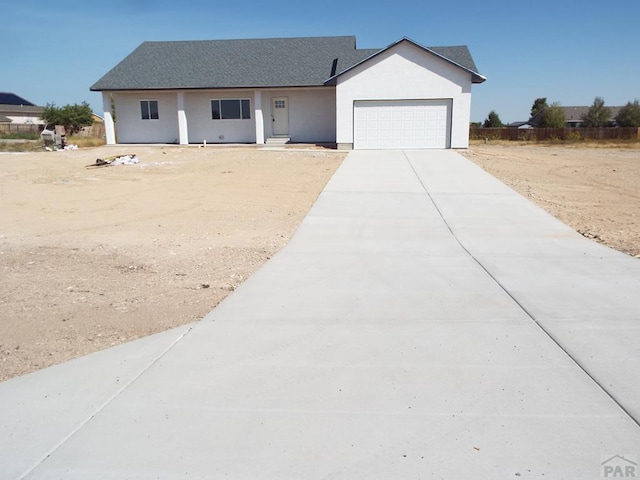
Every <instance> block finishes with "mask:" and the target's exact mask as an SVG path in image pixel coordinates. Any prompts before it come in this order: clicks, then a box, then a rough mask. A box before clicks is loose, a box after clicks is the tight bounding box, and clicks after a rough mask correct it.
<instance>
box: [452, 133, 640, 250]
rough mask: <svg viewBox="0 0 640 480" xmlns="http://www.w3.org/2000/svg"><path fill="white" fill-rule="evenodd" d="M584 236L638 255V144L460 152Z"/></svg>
mask: <svg viewBox="0 0 640 480" xmlns="http://www.w3.org/2000/svg"><path fill="white" fill-rule="evenodd" d="M463 154H464V155H465V156H466V157H468V158H469V159H470V160H472V161H473V162H475V163H476V164H478V165H480V166H481V167H482V168H484V169H485V170H486V171H487V172H489V173H491V174H492V175H493V176H495V177H496V178H498V179H500V180H501V181H503V182H504V183H506V184H507V185H509V186H511V187H512V188H513V189H514V190H516V191H518V192H519V193H520V194H522V195H524V196H525V197H528V198H530V199H531V200H532V201H534V202H535V203H537V204H538V205H539V206H541V207H542V208H544V209H545V210H546V211H547V212H549V213H550V214H551V215H553V216H555V217H556V218H558V219H560V220H562V221H563V222H564V223H566V224H567V225H570V226H571V227H572V228H574V229H575V230H577V231H578V232H580V233H582V234H583V235H584V236H586V237H588V238H592V239H594V240H597V241H598V242H601V243H604V244H605V245H608V246H610V247H612V248H615V249H616V250H620V251H622V252H625V253H628V254H629V255H633V256H636V257H637V256H640V145H638V144H628V145H621V146H601V145H593V146H589V147H586V146H554V145H518V144H495V145H493V144H479V145H471V147H470V148H469V150H468V152H464V153H463Z"/></svg>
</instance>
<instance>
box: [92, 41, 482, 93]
mask: <svg viewBox="0 0 640 480" xmlns="http://www.w3.org/2000/svg"><path fill="white" fill-rule="evenodd" d="M402 41H410V40H408V39H402V40H400V41H399V42H402ZM399 42H396V43H394V44H393V45H396V44H397V43H399ZM412 43H414V44H415V45H417V44H416V43H415V42H412ZM393 45H391V46H389V47H387V48H384V49H382V50H379V49H356V39H355V37H354V36H343V37H301V38H265V39H246V40H206V41H180V42H144V43H142V44H141V45H140V46H139V47H138V48H136V49H135V50H134V51H133V52H132V53H131V54H130V55H129V56H127V57H126V58H125V59H124V60H122V61H121V62H120V63H119V64H117V65H116V66H115V67H114V68H113V69H111V70H110V71H109V72H108V73H107V74H106V75H104V76H103V77H102V78H101V79H100V80H98V81H97V82H96V83H95V84H94V85H93V86H92V87H91V90H94V91H103V90H170V89H214V88H266V87H305V86H323V85H331V84H332V83H331V81H332V80H333V79H335V78H336V77H337V76H338V75H340V74H342V73H344V72H346V71H348V70H350V69H351V68H353V67H354V66H356V65H359V64H361V63H363V62H365V61H367V60H368V59H370V58H372V57H373V56H375V55H377V54H379V53H381V52H383V51H385V50H388V49H389V48H391V47H392V46H393ZM418 46H419V45H418ZM419 47H420V46H419ZM420 48H423V49H425V48H424V47H420ZM425 50H426V51H428V52H430V53H432V54H434V55H437V56H439V57H441V58H443V59H445V60H446V61H448V62H451V63H453V64H454V65H456V66H458V67H460V68H463V69H465V70H468V71H470V72H471V73H472V75H475V77H474V78H478V79H482V80H481V81H484V77H482V76H481V75H480V74H478V73H477V72H476V71H475V69H476V68H475V64H474V63H473V59H472V58H471V55H470V54H469V50H468V49H467V47H433V48H431V49H425ZM327 79H329V80H327Z"/></svg>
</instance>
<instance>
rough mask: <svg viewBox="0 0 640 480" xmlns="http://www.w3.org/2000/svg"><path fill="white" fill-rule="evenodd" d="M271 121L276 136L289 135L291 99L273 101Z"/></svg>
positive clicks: (274, 98) (274, 99)
mask: <svg viewBox="0 0 640 480" xmlns="http://www.w3.org/2000/svg"><path fill="white" fill-rule="evenodd" d="M271 120H272V122H271V123H272V124H273V134H274V135H283V136H286V135H289V98H288V97H273V98H272V99H271Z"/></svg>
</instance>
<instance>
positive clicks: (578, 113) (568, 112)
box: [560, 106, 622, 128]
mask: <svg viewBox="0 0 640 480" xmlns="http://www.w3.org/2000/svg"><path fill="white" fill-rule="evenodd" d="M560 108H562V113H564V118H565V120H566V124H565V126H566V127H568V128H576V127H581V126H582V122H583V120H582V117H584V116H585V115H587V113H589V109H590V108H591V107H590V106H580V107H560ZM607 108H608V109H609V123H610V124H611V125H614V124H615V122H616V116H617V115H618V112H620V109H621V108H622V107H609V106H608V107H607Z"/></svg>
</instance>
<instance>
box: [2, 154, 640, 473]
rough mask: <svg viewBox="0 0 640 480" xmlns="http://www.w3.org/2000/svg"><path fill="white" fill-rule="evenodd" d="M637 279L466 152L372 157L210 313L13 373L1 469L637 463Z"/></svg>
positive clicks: (341, 179)
mask: <svg viewBox="0 0 640 480" xmlns="http://www.w3.org/2000/svg"><path fill="white" fill-rule="evenodd" d="M639 292H640V262H639V261H638V260H636V259H633V258H631V257H629V256H626V255H623V254H621V253H618V252H616V251H613V250H610V249H608V248H606V247H603V246H601V245H598V244H595V243H593V242H591V241H589V240H586V239H584V238H583V237H581V236H580V235H578V234H577V233H575V232H573V231H572V230H571V229H569V228H568V227H567V226H565V225H564V224H562V223H560V222H559V221H557V220H555V219H554V218H552V217H550V216H549V215H547V214H546V213H545V212H543V211H542V210H540V209H539V208H537V207H536V206H534V205H533V204H531V203H530V202H528V201H527V200H525V199H524V198H522V197H521V196H519V195H518V194H516V193H515V192H513V191H512V190H510V189H509V188H507V187H506V186H505V185H503V184H502V183H500V182H498V181H497V180H495V179H494V178H493V177H491V176H489V175H488V174H487V173H485V172H484V171H482V170H481V169H479V168H478V167H476V166H475V165H473V164H472V163H470V162H469V161H467V160H466V159H464V158H463V157H461V156H460V155H458V154H456V153H454V152H452V151H392V152H389V151H384V152H383V151H355V152H352V153H350V154H349V156H348V157H347V159H346V160H345V161H344V163H343V165H342V166H341V167H340V168H339V170H338V171H337V173H336V174H335V176H334V177H333V178H332V179H331V181H330V182H329V184H328V185H327V187H326V188H325V190H324V191H323V193H322V194H321V195H320V197H319V199H318V201H317V203H316V204H315V206H314V207H313V209H312V211H311V212H310V213H309V215H308V216H307V217H306V219H305V220H304V222H303V224H302V225H301V226H300V228H299V230H298V232H297V233H296V234H295V236H294V238H293V239H292V241H291V242H290V243H289V245H288V246H287V247H286V248H285V249H284V250H282V251H281V252H280V253H279V254H278V255H276V256H275V257H274V258H273V259H272V260H271V261H269V262H268V263H267V264H266V265H265V266H264V267H263V268H262V269H261V270H259V271H258V272H257V273H256V274H255V275H254V276H252V277H251V278H250V279H249V280H248V281H247V282H246V283H245V284H243V285H242V286H241V287H240V288H239V289H238V290H237V291H236V292H234V294H233V295H231V296H230V297H229V298H227V300H225V301H224V302H223V303H222V304H221V305H220V306H218V308H216V309H215V310H214V311H213V312H211V314H209V315H208V316H207V317H206V318H205V319H204V320H202V321H201V322H198V323H195V324H193V325H190V326H187V327H183V328H179V329H175V330H171V331H168V332H165V333H162V334H159V335H156V336H153V337H149V338H146V339H143V340H140V341H137V342H133V343H130V344H127V345H123V346H120V347H117V348H113V349H110V350H107V351H104V352H100V353H97V354H94V355H91V356H88V357H84V358H81V359H78V360H75V361H72V362H68V363H66V364H62V365H58V366H55V367H52V368H49V369H46V370H44V371H40V372H36V373H34V374H31V375H27V376H25V377H21V378H17V379H15V380H11V381H8V382H5V383H2V384H0V452H2V453H1V454H0V478H3V479H23V478H26V479H38V480H41V479H54V478H55V479H58V478H64V479H87V478H91V479H103V478H109V479H125V478H128V479H156V478H160V479H177V478H202V479H211V478H229V479H240V478H242V479H244V478H247V479H249V478H251V479H278V480H280V479H285V478H290V479H325V478H327V479H328V478H331V479H367V480H370V479H385V480H387V479H392V478H393V479H399V478H407V479H419V478H423V479H427V478H448V479H449V478H474V479H497V478H514V479H515V478H546V479H558V478H566V479H580V480H583V479H586V478H600V477H601V475H606V474H611V473H612V472H614V470H613V469H614V468H623V470H621V471H623V472H631V469H637V461H638V457H639V456H640V426H639V423H638V422H639V420H640V376H639V375H638V372H640V348H639V345H640V342H639V341H638V339H639V338H640V318H639V317H640V294H639ZM625 469H626V470H625ZM633 471H634V472H636V470H633ZM637 475H640V472H636V476H637ZM609 476H613V475H609Z"/></svg>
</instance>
